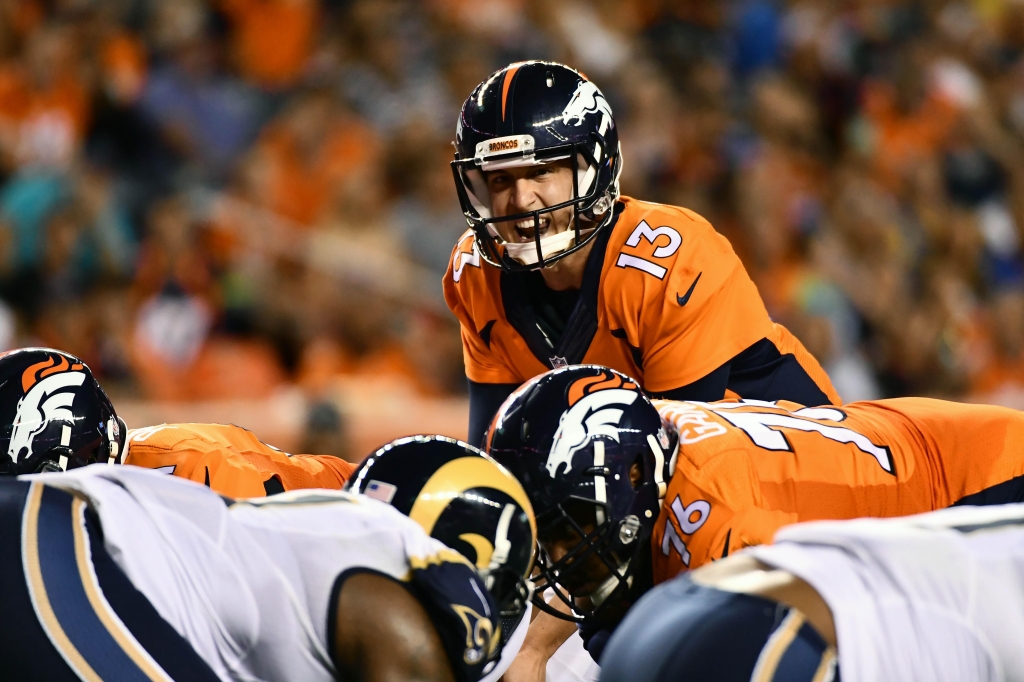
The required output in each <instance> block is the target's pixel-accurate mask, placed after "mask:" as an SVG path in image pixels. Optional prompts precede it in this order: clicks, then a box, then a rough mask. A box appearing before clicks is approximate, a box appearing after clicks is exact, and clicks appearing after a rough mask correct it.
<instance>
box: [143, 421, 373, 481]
mask: <svg viewBox="0 0 1024 682" xmlns="http://www.w3.org/2000/svg"><path fill="white" fill-rule="evenodd" d="M128 442H129V448H128V455H127V457H126V458H125V464H131V465H134V466H141V467H146V468H149V469H157V470H160V471H164V472H165V473H168V474H173V475H175V476H180V477H181V478H187V479H189V480H192V481H196V482H197V483H202V484H204V485H207V486H209V487H210V488H211V489H212V490H214V491H216V492H218V493H220V494H222V495H227V496H229V497H263V496H265V495H266V494H267V493H268V492H270V491H279V490H280V489H282V488H283V489H284V490H286V491H287V490H299V489H304V488H331V489H335V490H337V489H340V488H341V487H342V486H344V485H345V482H346V481H347V480H348V478H349V476H351V475H352V472H353V471H354V470H355V465H354V464H352V463H350V462H346V461H345V460H343V459H339V458H337V457H331V456H329V455H289V454H287V453H285V452H282V451H280V450H277V449H276V448H273V447H271V446H269V445H267V444H266V443H263V442H262V441H260V440H259V439H258V438H256V436H255V435H253V434H252V433H251V432H249V431H247V430H246V429H242V428H239V427H237V426H229V425H223V424H163V425H160V426H156V427H149V428H145V429H137V430H134V431H132V432H130V433H129V436H128ZM272 478H276V479H277V483H279V484H280V485H275V484H273V483H272V484H271V485H269V486H268V485H267V483H268V481H270V479H272Z"/></svg>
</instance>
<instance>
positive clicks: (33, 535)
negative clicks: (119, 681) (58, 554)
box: [21, 483, 103, 682]
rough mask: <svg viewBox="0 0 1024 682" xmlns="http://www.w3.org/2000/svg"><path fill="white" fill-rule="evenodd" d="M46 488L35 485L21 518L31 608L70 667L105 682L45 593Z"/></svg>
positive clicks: (90, 679)
mask: <svg viewBox="0 0 1024 682" xmlns="http://www.w3.org/2000/svg"><path fill="white" fill-rule="evenodd" d="M44 487H45V486H43V485H42V484H41V483H33V484H32V488H31V489H30V490H29V493H28V500H27V501H26V503H25V513H24V516H23V517H22V529H21V538H22V540H21V542H22V548H21V556H22V561H23V562H24V569H25V576H26V577H27V578H28V591H29V596H30V597H31V598H32V606H33V607H34V608H35V611H36V615H37V616H38V618H39V624H40V625H42V626H43V630H45V631H46V635H47V636H48V637H49V638H50V642H52V643H53V646H54V647H55V648H56V649H57V651H58V652H59V653H60V655H61V657H62V658H63V659H64V661H65V662H66V663H67V664H68V666H69V667H70V668H71V669H72V670H74V671H75V673H76V674H77V675H78V676H79V677H80V678H81V679H82V680H84V681H85V682H103V680H102V679H100V676H99V675H97V674H96V671H95V670H93V669H92V666H90V665H89V664H88V663H87V662H86V660H85V658H83V657H82V654H80V653H79V652H78V649H76V648H75V645H74V644H72V643H71V640H70V639H68V636H67V634H66V633H65V632H64V628H62V627H61V625H60V622H59V621H58V620H57V616H56V614H55V613H54V612H53V607H52V606H50V598H49V597H48V596H47V594H46V585H45V583H44V582H43V572H42V569H41V567H40V564H39V536H38V533H39V505H40V502H41V500H42V497H43V488H44Z"/></svg>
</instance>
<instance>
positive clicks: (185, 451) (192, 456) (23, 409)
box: [0, 348, 355, 497]
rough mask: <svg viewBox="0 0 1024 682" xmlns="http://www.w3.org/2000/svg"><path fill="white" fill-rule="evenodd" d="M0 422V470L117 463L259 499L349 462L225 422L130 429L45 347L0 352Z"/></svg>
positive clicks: (334, 477) (85, 373) (324, 480)
mask: <svg viewBox="0 0 1024 682" xmlns="http://www.w3.org/2000/svg"><path fill="white" fill-rule="evenodd" d="M0 424H10V425H11V426H10V427H9V428H10V429H11V433H10V435H9V438H10V440H9V443H8V445H7V452H6V459H4V458H3V457H0V475H2V474H8V475H10V474H27V473H35V472H38V471H46V470H64V469H69V468H71V469H73V468H75V467H79V466H84V465H86V464H90V463H93V462H106V463H111V464H114V463H117V464H120V463H122V462H123V463H125V464H134V465H136V466H141V467H146V468H147V469H157V470H159V471H162V472H164V473H167V474H174V475H175V476H179V477H181V478H187V479H190V480H193V481H196V482H199V483H203V484H205V485H206V486H208V487H211V488H213V489H214V490H215V491H217V492H219V493H221V494H223V495H228V496H229V497H262V496H264V495H271V494H274V493H279V492H284V491H287V490H298V489H303V488H333V489H340V488H341V487H342V486H343V485H344V484H345V481H347V480H348V477H349V476H350V475H351V474H352V471H353V470H354V469H355V465H353V464H351V463H349V462H346V461H345V460H343V459H339V458H337V457H330V456H327V455H294V456H293V455H289V454H287V453H285V452H281V451H280V450H278V449H277V448H274V447H272V446H270V445H267V444H266V443H263V442H262V441H260V440H259V439H258V438H257V437H256V436H255V435H253V433H252V432H250V431H248V430H246V429H243V428H241V427H239V426H233V425H229V424H161V425H159V426H151V427H146V428H142V429H133V430H131V431H129V430H128V429H127V428H126V426H125V423H124V421H123V420H122V419H121V418H119V417H118V416H117V412H116V411H115V409H114V406H113V405H112V404H111V402H110V399H109V398H108V397H107V395H106V393H105V392H104V391H103V388H102V387H100V385H99V383H98V382H97V381H96V379H95V378H94V377H93V375H92V372H91V371H90V369H89V367H88V365H86V364H85V363H84V362H82V361H81V360H80V359H79V358H77V357H75V356H73V355H70V354H68V353H65V352H63V351H59V350H55V349H53V348H22V349H19V350H15V351H9V352H7V353H4V354H2V355H0ZM65 439H66V442H65Z"/></svg>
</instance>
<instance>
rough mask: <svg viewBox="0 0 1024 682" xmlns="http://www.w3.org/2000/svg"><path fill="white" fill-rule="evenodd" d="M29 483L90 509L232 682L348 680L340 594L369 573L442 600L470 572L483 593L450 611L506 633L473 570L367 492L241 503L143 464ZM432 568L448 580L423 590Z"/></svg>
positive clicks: (113, 548)
mask: <svg viewBox="0 0 1024 682" xmlns="http://www.w3.org/2000/svg"><path fill="white" fill-rule="evenodd" d="M29 478H31V479H32V480H37V481H42V482H44V483H46V484H47V485H50V486H53V487H57V488H62V489H64V490H67V491H69V492H72V493H74V494H76V495H78V496H80V497H83V498H84V499H85V500H86V501H87V503H88V505H89V507H91V508H92V509H93V510H95V512H96V513H97V514H98V516H99V520H100V525H101V527H102V529H103V537H104V544H105V546H106V549H107V550H108V551H109V553H110V555H111V557H112V558H113V560H114V561H115V562H116V563H117V564H118V566H120V568H121V569H122V570H123V571H124V572H125V573H126V574H127V576H128V578H129V579H130V580H131V582H132V583H133V584H134V585H135V587H136V588H138V589H139V590H140V591H141V592H142V593H143V594H144V595H145V596H146V597H147V598H148V599H149V601H150V602H151V603H152V604H153V606H154V607H155V608H156V610H157V611H158V612H159V613H160V615H161V616H163V618H164V619H165V620H166V621H167V622H168V623H170V624H171V625H172V626H173V627H174V629H175V630H177V631H178V633H180V634H181V635H182V636H183V637H184V638H185V639H186V640H188V642H189V643H190V644H191V645H192V647H193V648H194V649H195V650H196V652H197V653H198V654H199V655H200V656H201V657H202V658H203V659H204V660H205V661H206V662H207V663H208V664H209V665H210V667H211V668H212V669H213V671H214V672H215V673H216V674H217V675H218V677H220V678H221V679H223V680H247V681H248V680H285V679H288V680H310V681H318V680H323V681H325V682H326V681H327V680H334V679H336V674H337V671H336V670H335V667H334V664H333V662H332V660H331V655H330V647H331V643H330V642H329V640H328V620H329V612H330V609H332V608H333V604H331V593H332V589H333V588H334V585H335V582H336V580H337V579H338V577H339V576H341V575H342V574H344V573H345V572H346V571H352V570H357V569H371V570H374V571H379V572H381V573H384V574H386V575H389V576H392V577H394V578H396V579H399V580H410V579H412V580H415V581H417V584H418V586H419V587H421V588H424V587H425V588H426V591H427V592H429V591H431V590H436V589H437V587H438V586H437V584H436V583H437V579H438V574H437V573H436V569H437V568H438V567H441V568H445V567H448V568H452V567H457V568H455V569H454V570H455V573H457V574H458V576H459V580H458V581H457V582H458V588H457V589H458V590H462V591H463V592H468V591H469V589H470V587H472V588H473V593H475V594H473V593H471V595H470V597H471V600H472V601H467V600H465V599H463V600H462V601H461V602H459V601H458V600H455V599H453V598H452V595H451V594H448V593H445V592H444V588H443V587H441V589H440V596H439V597H438V601H443V602H447V601H456V603H460V605H465V606H468V607H470V609H472V611H475V612H476V613H477V614H479V615H480V617H481V621H478V622H473V623H467V625H469V626H470V627H474V626H475V627H480V625H481V622H482V621H488V622H486V623H483V625H484V627H485V628H486V629H487V630H488V631H493V628H491V626H490V622H489V619H490V615H491V613H490V608H491V607H490V604H489V602H488V600H487V599H486V598H484V596H483V594H480V591H481V589H482V588H480V587H479V585H477V582H476V577H475V573H471V571H470V572H467V571H466V568H468V566H469V564H468V562H466V561H465V559H462V557H461V556H460V555H457V554H456V553H455V552H453V551H452V550H450V549H448V548H447V547H445V546H444V545H443V544H442V543H441V542H439V541H437V540H434V539H433V538H431V537H429V536H428V535H427V534H426V533H424V531H423V530H422V529H421V528H420V526H419V525H417V524H416V523H415V522H414V521H412V520H410V519H409V518H407V517H406V516H404V515H402V514H401V513H400V512H398V511H397V510H396V509H394V508H393V507H391V506H390V505H387V504H384V503H382V502H378V501H376V500H373V499H370V498H367V497H365V496H362V495H352V494H349V493H345V492H341V491H327V490H308V491H295V492H292V493H284V494H281V495H276V496H274V497H269V498H263V499H256V500H247V501H239V502H234V503H232V501H231V500H229V499H227V498H222V497H221V496H220V495H217V494H216V493H214V492H212V491H210V490H209V489H208V488H205V487H203V486H201V485H199V484H196V483H192V482H190V481H186V480H184V479H180V478H176V477H172V476H166V475H163V474H160V473H156V472H153V471H149V470H145V469H139V468H136V467H131V466H119V467H108V466H101V465H94V466H89V467H85V468H82V469H77V470H73V471H70V472H67V473H60V474H46V475H42V476H33V477H29ZM428 570H431V571H434V573H431V576H432V577H431V578H430V579H429V580H428V581H427V582H428V583H429V584H427V585H423V584H421V583H420V582H419V581H420V577H423V576H422V575H421V574H423V573H425V572H426V571H428ZM470 574H471V575H472V579H466V577H467V576H468V575H470ZM417 576H419V577H417ZM445 579H447V578H445ZM431 581H433V582H431ZM422 591H423V590H422V589H421V592H422ZM477 597H479V598H477ZM428 611H430V609H429V608H428ZM432 615H433V613H432ZM459 620H460V618H459V617H457V616H455V617H454V620H453V621H452V622H454V623H455V625H456V627H460V626H458V622H459ZM470 620H473V619H470ZM436 622H437V621H436V619H435V623H436ZM446 622H447V621H446ZM439 630H440V628H439ZM441 634H442V639H444V633H441ZM456 635H457V636H458V637H459V638H462V637H465V641H466V642H467V643H468V642H470V640H471V639H473V638H472V637H469V636H467V633H465V632H458V633H456ZM458 653H459V654H463V653H465V655H466V656H467V657H468V658H470V659H471V658H473V657H474V656H477V655H480V656H486V655H487V652H482V653H479V652H478V653H473V651H471V650H470V649H466V651H465V652H462V651H459V652H458ZM477 660H478V661H479V660H481V659H480V658H478V659H477Z"/></svg>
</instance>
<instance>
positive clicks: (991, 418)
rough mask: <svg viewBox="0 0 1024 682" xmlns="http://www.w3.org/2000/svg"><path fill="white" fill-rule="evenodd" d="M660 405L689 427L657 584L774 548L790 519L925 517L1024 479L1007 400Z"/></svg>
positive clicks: (1022, 428) (661, 536)
mask: <svg viewBox="0 0 1024 682" xmlns="http://www.w3.org/2000/svg"><path fill="white" fill-rule="evenodd" d="M655 405H656V406H657V407H658V411H659V412H660V413H661V415H662V417H664V418H665V419H667V420H668V421H670V422H671V423H673V424H675V426H676V428H677V429H678V431H679V453H678V458H677V462H676V466H675V471H674V473H673V475H672V478H671V480H670V481H669V484H668V492H667V495H666V496H665V502H664V504H663V506H662V510H661V514H660V515H659V517H658V521H657V523H656V525H655V529H654V536H653V539H652V545H653V547H652V551H653V557H654V561H653V563H654V578H655V582H662V581H665V580H668V579H669V578H672V577H673V576H675V575H677V574H678V573H680V572H682V571H684V570H686V569H688V568H696V567H697V566H700V565H701V564H704V563H707V562H708V561H712V560H714V559H719V558H722V557H724V556H727V555H728V554H729V553H731V552H735V551H737V550H739V549H741V548H743V547H748V546H750V545H759V544H766V543H770V542H771V540H772V537H773V536H774V534H775V531H776V530H778V529H779V528H781V527H782V526H785V525H788V524H792V523H797V522H801V521H813V520H816V519H850V518H856V517H861V516H881V517H885V516H904V515H908V514H918V513H922V512H927V511H932V510H935V509H941V508H943V507H948V506H950V505H952V504H954V503H955V502H957V501H960V500H964V498H965V497H967V496H969V495H974V494H975V493H979V492H981V491H983V490H986V489H989V488H991V487H992V486H995V485H997V484H999V483H1003V482H1005V481H1009V480H1010V479H1013V478H1015V477H1018V476H1021V475H1024V412H1018V411H1016V410H1010V409H1007V408H1004V407H993V406H988V405H966V404H960V403H953V402H947V401H943V400H932V399H929V398H898V399H894V400H879V401H877V402H858V403H850V404H848V405H844V406H843V407H842V409H838V408H834V407H817V408H804V407H802V406H800V405H797V404H795V403H788V402H780V403H778V404H771V403H758V401H746V402H739V401H721V402H715V403H698V402H692V403H691V402H673V401H655ZM1006 501H1010V500H1006ZM965 502H967V501H966V500H965ZM988 503H991V502H988Z"/></svg>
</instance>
